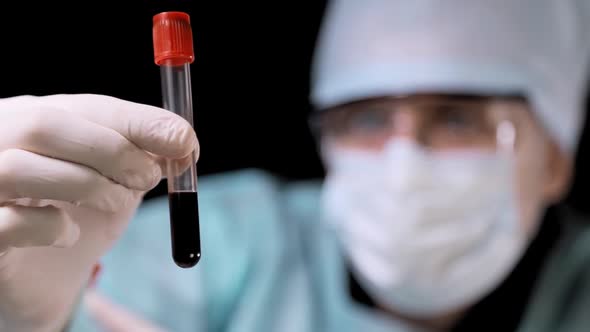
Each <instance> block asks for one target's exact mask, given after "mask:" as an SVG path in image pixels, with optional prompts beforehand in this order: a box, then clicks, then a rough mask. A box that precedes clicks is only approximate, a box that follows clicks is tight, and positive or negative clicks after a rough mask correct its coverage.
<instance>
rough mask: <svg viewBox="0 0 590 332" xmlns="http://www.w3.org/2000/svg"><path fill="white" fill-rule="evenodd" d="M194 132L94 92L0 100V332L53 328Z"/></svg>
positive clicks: (190, 145) (185, 158)
mask: <svg viewBox="0 0 590 332" xmlns="http://www.w3.org/2000/svg"><path fill="white" fill-rule="evenodd" d="M195 149H196V150H197V151H198V141H197V138H196V135H195V133H194V130H192V128H191V127H190V125H189V124H188V123H187V122H186V121H184V120H183V119H182V118H180V117H179V116H177V115H175V114H173V113H172V112H169V111H166V110H163V109H160V108H156V107H152V106H148V105H143V104H138V103H132V102H127V101H123V100H120V99H116V98H112V97H107V96H99V95H87V94H86V95H53V96H44V97H34V96H22V97H14V98H7V99H0V331H10V332H20V331H27V332H37V331H43V332H45V331H48V332H50V331H51V332H53V331H59V330H60V329H61V328H62V327H63V326H64V325H65V324H66V322H67V320H68V319H69V316H70V315H71V313H72V310H73V309H74V307H75V305H76V303H77V302H78V301H79V300H80V296H81V293H82V290H83V288H84V287H85V286H86V283H87V282H88V280H89V277H90V274H91V270H92V267H93V266H94V264H95V263H97V261H98V260H99V259H100V257H101V255H103V254H104V253H105V252H106V251H107V250H108V249H109V248H110V247H111V246H112V245H113V244H114V242H115V241H116V240H117V238H118V237H119V236H120V235H121V233H122V232H123V231H124V230H125V228H126V225H127V223H128V221H129V220H130V218H131V217H132V215H133V213H134V211H135V209H136V208H137V206H138V205H139V203H140V201H141V199H142V197H143V194H144V193H145V192H146V191H148V190H150V189H152V188H153V187H154V186H156V185H157V184H158V182H159V181H160V180H161V178H162V174H166V173H165V170H164V169H163V168H164V167H165V166H164V165H165V162H164V161H165V159H164V158H170V159H174V160H175V161H176V162H177V163H180V164H181V165H180V166H176V167H175V168H177V169H185V168H186V166H188V163H189V162H190V160H191V159H190V154H191V152H193V151H194V150H195Z"/></svg>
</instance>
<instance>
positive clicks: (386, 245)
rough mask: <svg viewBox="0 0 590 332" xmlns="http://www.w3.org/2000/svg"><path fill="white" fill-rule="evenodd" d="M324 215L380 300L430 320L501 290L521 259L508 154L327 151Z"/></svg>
mask: <svg viewBox="0 0 590 332" xmlns="http://www.w3.org/2000/svg"><path fill="white" fill-rule="evenodd" d="M324 152H325V158H326V163H327V166H328V177H327V179H326V182H325V187H324V193H323V194H324V196H323V202H322V204H323V208H324V213H325V216H326V218H327V220H328V221H329V222H330V224H331V225H333V226H334V227H335V230H336V231H337V232H338V237H339V239H340V241H341V244H342V245H343V248H344V250H345V253H346V255H347V256H348V257H349V259H350V261H351V263H352V267H353V269H354V271H355V276H356V277H357V278H358V279H359V282H360V283H361V285H362V286H363V288H364V289H365V290H366V291H367V292H368V293H369V294H370V295H371V296H372V297H373V298H374V299H375V300H376V301H377V302H380V303H381V304H383V305H387V306H390V307H391V308H392V309H395V310H398V311H401V312H404V313H406V314H410V315H415V316H417V317H428V316H433V315H437V314H443V313H447V312H449V311H452V310H454V309H459V308H461V307H463V306H467V305H470V304H472V303H474V302H476V301H477V300H479V299H480V298H482V297H483V296H485V295H486V294H487V293H489V292H490V291H491V290H493V289H494V288H495V287H497V285H498V284H499V283H501V281H502V280H503V279H504V278H505V277H506V276H507V275H508V274H509V273H510V271H511V270H512V269H513V267H514V266H515V264H516V263H517V261H518V260H519V259H520V257H521V255H522V254H523V252H524V250H525V248H526V245H527V243H528V238H527V236H526V234H525V232H524V230H522V229H521V227H520V226H519V220H518V211H517V208H516V195H515V192H514V181H513V163H512V160H511V158H510V155H508V154H506V155H504V154H501V153H492V152H477V151H475V152H474V151H470V152H467V151H459V152H436V153H435V152H426V151H425V150H423V149H422V148H420V147H418V146H417V145H416V144H414V143H412V142H409V141H400V140H392V141H391V142H390V143H388V144H387V145H386V146H385V148H384V149H383V150H380V151H379V152H367V151H362V150H352V149H346V148H336V147H327V148H326V149H324Z"/></svg>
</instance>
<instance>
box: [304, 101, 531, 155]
mask: <svg viewBox="0 0 590 332" xmlns="http://www.w3.org/2000/svg"><path fill="white" fill-rule="evenodd" d="M523 103H525V100H524V98H522V97H519V96H509V97H480V96H457V95H452V96H449V95H442V96H441V95H412V96H408V97H384V98H373V99H367V100H362V101H357V102H352V103H347V104H344V105H339V106H336V107H333V108H330V109H326V110H320V111H316V112H315V113H314V115H313V116H312V118H311V120H310V121H311V126H312V130H313V132H314V134H315V135H316V136H317V137H318V138H322V139H324V138H328V139H330V140H332V141H334V142H336V143H341V144H347V145H354V146H357V147H362V148H368V149H378V148H380V147H381V146H383V144H385V142H387V141H388V140H389V139H390V138H392V137H402V136H403V137H406V138H410V139H413V140H415V141H416V142H418V143H420V144H422V145H423V146H425V147H427V148H431V149H434V150H444V149H494V148H496V146H497V143H498V134H499V132H498V130H499V128H500V127H501V125H502V123H505V122H507V121H510V122H514V121H515V119H516V117H515V112H518V110H521V111H522V110H523V109H525V108H523V107H515V106H517V105H519V106H522V104H523Z"/></svg>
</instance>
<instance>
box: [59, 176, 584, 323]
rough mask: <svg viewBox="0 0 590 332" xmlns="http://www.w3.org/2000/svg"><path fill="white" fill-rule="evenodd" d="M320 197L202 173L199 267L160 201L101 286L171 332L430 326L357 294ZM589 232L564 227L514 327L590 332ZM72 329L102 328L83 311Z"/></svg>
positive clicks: (295, 187)
mask: <svg viewBox="0 0 590 332" xmlns="http://www.w3.org/2000/svg"><path fill="white" fill-rule="evenodd" d="M319 194H320V183H319V182H315V181H309V182H300V183H295V184H292V183H288V184H287V183H285V182H283V181H281V179H279V178H277V177H274V176H273V175H271V174H268V173H265V172H263V171H260V170H243V171H238V172H232V173H227V174H220V175H210V176H206V177H202V178H201V179H200V180H199V200H200V201H199V209H200V221H201V241H202V258H201V260H200V262H199V263H198V264H197V265H196V266H195V267H193V268H191V269H181V268H179V267H177V266H176V265H175V264H174V262H173V260H172V258H171V249H170V248H171V247H170V230H169V222H168V221H169V216H168V201H167V198H165V197H162V198H157V199H152V200H149V201H146V202H145V203H144V204H143V205H142V207H141V208H140V209H139V210H138V212H137V214H136V215H135V217H134V218H133V220H132V221H131V223H130V225H129V228H128V230H127V231H126V233H125V234H124V236H123V237H122V238H121V239H120V241H119V242H117V244H116V245H115V247H114V248H113V249H112V250H111V251H109V252H108V253H107V255H106V256H105V257H104V258H103V260H102V263H103V270H102V273H101V276H100V279H99V281H98V284H97V286H96V287H98V289H99V290H100V291H101V292H102V293H104V294H105V295H106V296H108V297H110V298H111V299H112V300H113V301H114V302H116V303H118V304H120V305H123V306H124V307H126V308H127V309H129V310H131V311H133V312H135V313H137V314H139V315H141V316H143V317H145V318H147V319H149V320H151V321H152V322H154V323H156V324H158V325H160V326H162V327H163V328H166V329H167V330H169V331H175V332H196V331H212V332H267V331H269V332H270V331H273V332H274V331H279V332H311V331H313V332H315V331H322V332H324V331H326V332H332V331H334V332H336V331H337V332H348V331H362V332H381V331H383V332H385V331H388V332H398V331H399V332H402V331H406V332H407V331H412V332H417V331H422V330H420V329H416V328H414V327H412V328H410V327H409V326H405V325H404V324H403V323H401V322H399V321H394V320H393V319H390V318H389V317H388V316H385V315H383V314H381V313H379V312H378V311H375V310H371V309H369V308H368V307H367V306H364V305H361V304H359V303H357V302H355V301H353V300H352V299H351V297H350V295H349V292H348V286H347V282H348V281H347V277H346V276H347V273H346V271H345V269H346V268H345V265H344V260H343V256H342V251H341V250H340V248H339V246H338V243H337V241H336V239H335V236H334V234H333V233H332V232H331V231H330V230H329V229H328V228H327V227H324V224H323V223H322V222H321V221H320V220H321V219H320V216H319V206H318V204H319ZM587 229H588V228H587V227H585V226H583V223H576V222H573V223H570V224H568V226H567V231H566V232H565V235H564V236H563V237H562V239H561V242H560V243H559V244H558V246H557V247H556V249H554V250H553V253H552V256H551V257H549V259H548V262H547V264H546V266H545V268H544V270H543V273H542V275H541V278H540V280H539V281H538V285H537V286H536V287H535V289H536V290H535V293H534V295H533V297H532V299H531V302H530V304H529V306H528V307H527V311H526V313H525V315H524V317H523V319H522V322H521V326H520V328H519V329H518V332H544V331H547V332H549V331H551V332H555V331H560V332H574V331H575V332H577V331H590V232H589V231H588V230H587ZM498 319H501V313H498ZM70 331H73V332H96V331H102V330H101V329H100V326H99V325H97V324H96V323H95V322H94V321H93V320H92V319H91V318H90V317H89V315H88V314H87V312H86V311H85V310H84V308H83V307H80V308H79V309H78V310H77V311H76V313H75V318H74V320H73V322H72V325H71V328H70Z"/></svg>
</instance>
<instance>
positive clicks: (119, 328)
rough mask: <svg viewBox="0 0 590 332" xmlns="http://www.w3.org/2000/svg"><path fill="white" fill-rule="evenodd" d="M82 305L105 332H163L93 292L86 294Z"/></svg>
mask: <svg viewBox="0 0 590 332" xmlns="http://www.w3.org/2000/svg"><path fill="white" fill-rule="evenodd" d="M84 304H85V306H86V309H87V310H88V312H89V314H90V315H91V316H92V318H93V319H94V320H96V321H97V322H98V323H99V324H100V326H101V327H102V328H103V329H104V330H105V331H106V332H129V331H138V332H139V331H141V332H165V330H164V329H162V328H160V327H158V326H156V325H155V324H153V323H151V322H148V321H147V320H145V319H143V318H141V317H139V316H138V315H136V314H134V313H131V312H129V311H128V310H126V309H124V308H123V307H121V306H119V305H116V304H114V303H113V302H111V301H109V300H108V299H107V298H106V297H105V296H103V295H102V294H100V293H98V292H97V291H95V290H89V291H88V292H87V293H86V298H85V301H84Z"/></svg>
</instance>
